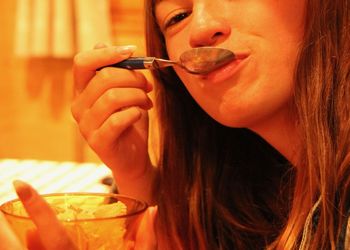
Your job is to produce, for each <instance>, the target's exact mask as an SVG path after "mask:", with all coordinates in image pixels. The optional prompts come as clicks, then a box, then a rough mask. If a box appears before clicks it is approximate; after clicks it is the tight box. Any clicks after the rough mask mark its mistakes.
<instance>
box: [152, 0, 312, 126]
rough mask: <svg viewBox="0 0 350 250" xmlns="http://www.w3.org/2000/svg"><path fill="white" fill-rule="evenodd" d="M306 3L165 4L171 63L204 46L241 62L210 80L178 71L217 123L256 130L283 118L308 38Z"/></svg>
mask: <svg viewBox="0 0 350 250" xmlns="http://www.w3.org/2000/svg"><path fill="white" fill-rule="evenodd" d="M304 1H305V0H292V1H291V0H160V1H157V4H156V9H155V10H156V17H157V21H158V24H159V26H160V28H161V30H162V32H163V35H164V37H165V40H166V46H167V51H168V54H169V57H170V59H173V60H178V58H179V56H180V55H181V53H182V52H184V51H186V50H188V49H190V48H194V47H200V46H215V47H222V48H227V49H230V50H232V51H233V52H234V53H235V54H236V55H237V58H238V59H237V60H235V61H233V62H232V63H230V64H228V65H227V66H224V67H223V68H220V69H219V70H216V71H214V72H212V73H210V74H209V75H206V76H198V75H192V74H189V73H186V72H185V71H184V70H182V69H180V68H175V71H176V72H177V74H178V75H179V77H180V78H181V80H182V81H183V83H184V84H185V86H186V88H187V89H188V90H189V92H190V93H191V95H192V96H193V98H194V99H195V100H196V101H197V102H198V104H199V105H200V106H201V107H202V108H203V109H204V110H205V111H206V112H207V113H208V114H209V115H210V116H212V117H213V118H214V119H215V120H217V121H218V122H220V123H222V124H224V125H227V126H231V127H247V128H252V127H254V126H256V124H259V123H261V122H264V120H266V119H271V118H273V116H274V115H277V114H281V113H282V114H283V113H285V112H286V110H287V105H288V103H289V101H290V99H291V96H292V89H293V73H294V67H295V62H296V57H297V54H298V49H299V45H300V43H301V39H302V36H303V15H304V4H305V3H304Z"/></svg>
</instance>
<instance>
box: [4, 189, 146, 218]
mask: <svg viewBox="0 0 350 250" xmlns="http://www.w3.org/2000/svg"><path fill="white" fill-rule="evenodd" d="M84 195H86V196H98V197H101V196H104V197H111V198H121V199H125V200H129V201H132V202H136V203H138V204H140V208H139V209H138V210H136V211H134V212H132V213H127V214H124V215H117V216H110V217H103V218H86V219H67V220H62V219H58V220H59V221H61V222H64V223H75V222H84V221H86V222H88V221H106V220H115V219H122V218H129V217H132V216H135V215H138V214H141V213H143V212H144V211H146V209H147V208H148V204H147V203H146V202H144V201H142V200H138V199H136V198H133V197H131V196H127V195H122V194H114V193H94V192H62V193H47V194H40V196H41V197H52V196H84ZM18 201H19V202H21V201H20V199H19V198H15V199H12V200H9V201H6V202H4V203H3V204H1V205H0V211H1V212H2V213H4V214H5V215H6V216H10V217H13V218H17V219H22V220H30V221H31V219H30V217H29V216H23V215H16V214H11V213H9V212H7V211H5V209H4V207H5V206H6V205H8V204H10V203H13V202H18Z"/></svg>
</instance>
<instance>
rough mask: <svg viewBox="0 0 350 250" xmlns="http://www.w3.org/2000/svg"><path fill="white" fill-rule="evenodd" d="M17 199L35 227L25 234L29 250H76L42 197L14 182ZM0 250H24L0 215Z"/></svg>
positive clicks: (20, 182)
mask: <svg viewBox="0 0 350 250" xmlns="http://www.w3.org/2000/svg"><path fill="white" fill-rule="evenodd" d="M14 185H15V189H16V192H17V195H18V197H19V198H20V200H21V201H22V203H23V205H24V207H25V209H26V211H27V213H28V215H29V217H30V218H31V220H32V221H33V222H34V224H35V225H36V227H37V230H36V231H32V232H30V233H29V234H27V249H29V250H44V249H45V250H62V249H67V250H75V249H77V248H76V247H75V245H74V244H73V242H72V241H71V239H70V237H69V236H68V234H67V232H66V230H65V229H64V227H63V225H62V224H61V223H60V222H59V221H58V219H57V218H56V214H55V213H54V212H53V211H52V209H51V208H50V206H49V205H48V204H47V203H46V202H45V201H44V200H43V199H42V197H41V196H40V195H39V194H38V193H37V192H36V191H35V189H33V188H32V187H31V186H30V185H28V184H26V183H24V182H22V181H15V182H14ZM0 240H1V244H0V250H10V249H11V250H12V249H16V250H17V249H18V250H20V249H23V250H24V249H26V248H25V247H24V246H22V244H21V243H20V242H19V240H18V238H17V236H16V235H15V234H14V232H13V231H12V230H11V228H10V226H9V224H8V223H7V221H6V219H5V217H4V215H3V214H2V213H0Z"/></svg>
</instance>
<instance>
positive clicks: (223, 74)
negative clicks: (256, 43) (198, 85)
mask: <svg viewBox="0 0 350 250" xmlns="http://www.w3.org/2000/svg"><path fill="white" fill-rule="evenodd" d="M248 58H249V54H248V53H239V54H236V53H235V59H234V60H233V61H232V62H230V63H228V64H226V65H224V66H222V67H220V68H218V69H216V70H214V71H212V72H210V73H209V74H207V75H205V76H201V78H202V79H203V80H206V81H209V82H212V83H219V82H223V81H225V80H227V79H229V78H231V77H233V76H234V75H235V74H237V73H238V71H239V70H240V69H241V68H242V67H243V66H244V65H245V64H246V63H247V61H248V60H247V59H248Z"/></svg>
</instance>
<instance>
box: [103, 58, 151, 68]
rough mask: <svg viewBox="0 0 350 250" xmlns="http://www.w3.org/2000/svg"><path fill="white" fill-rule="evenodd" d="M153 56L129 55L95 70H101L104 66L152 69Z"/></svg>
mask: <svg viewBox="0 0 350 250" xmlns="http://www.w3.org/2000/svg"><path fill="white" fill-rule="evenodd" d="M155 59H156V58H155V57H129V58H128V59H126V60H124V61H121V62H118V63H115V64H110V65H107V66H104V67H101V68H98V69H97V70H101V69H102V68H105V67H116V68H123V69H153V68H154V65H153V64H154V61H155Z"/></svg>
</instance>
